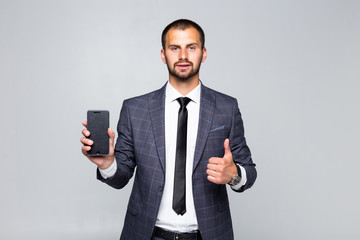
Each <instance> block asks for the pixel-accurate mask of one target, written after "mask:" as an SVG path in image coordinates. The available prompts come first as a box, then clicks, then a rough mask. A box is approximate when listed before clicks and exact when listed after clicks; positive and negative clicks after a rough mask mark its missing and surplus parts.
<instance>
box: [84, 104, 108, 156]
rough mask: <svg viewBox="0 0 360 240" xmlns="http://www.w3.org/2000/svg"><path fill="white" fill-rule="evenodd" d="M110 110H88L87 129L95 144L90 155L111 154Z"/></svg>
mask: <svg viewBox="0 0 360 240" xmlns="http://www.w3.org/2000/svg"><path fill="white" fill-rule="evenodd" d="M108 128H109V111H107V110H88V111H87V129H88V130H89V132H90V136H89V137H88V138H89V139H91V140H92V141H93V142H94V144H93V145H92V146H91V149H90V151H88V154H89V155H90V156H103V155H108V154H109V135H108Z"/></svg>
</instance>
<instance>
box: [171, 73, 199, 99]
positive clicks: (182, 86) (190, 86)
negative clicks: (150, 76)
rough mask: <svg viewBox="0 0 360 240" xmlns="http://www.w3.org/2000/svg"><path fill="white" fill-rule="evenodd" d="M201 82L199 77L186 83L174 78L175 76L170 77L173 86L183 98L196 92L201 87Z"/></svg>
mask: <svg viewBox="0 0 360 240" xmlns="http://www.w3.org/2000/svg"><path fill="white" fill-rule="evenodd" d="M199 82H200V81H199V75H197V76H194V77H192V78H189V79H188V80H186V81H184V80H180V79H177V78H174V77H173V76H170V77H169V83H170V84H171V86H173V88H175V89H176V90H177V91H178V92H179V93H180V94H181V95H183V96H185V95H187V94H188V93H189V92H191V91H192V90H194V89H195V88H196V87H197V86H198V85H199Z"/></svg>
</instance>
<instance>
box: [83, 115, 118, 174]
mask: <svg viewBox="0 0 360 240" xmlns="http://www.w3.org/2000/svg"><path fill="white" fill-rule="evenodd" d="M82 124H83V125H84V127H85V129H83V130H82V134H83V135H84V137H82V138H81V139H80V142H81V143H82V144H84V146H82V148H81V151H82V153H83V154H84V155H85V156H86V157H87V158H88V159H90V161H92V162H93V163H95V164H96V165H97V166H98V167H99V168H100V169H107V168H108V167H110V165H111V164H112V163H113V162H114V138H115V133H114V132H113V130H111V129H110V128H109V129H108V134H109V138H110V139H109V155H106V156H89V154H88V153H87V151H89V150H90V149H91V145H93V144H94V143H93V141H92V140H90V139H89V138H88V137H89V136H90V132H89V131H88V130H87V128H86V127H87V121H86V120H85V121H83V122H82Z"/></svg>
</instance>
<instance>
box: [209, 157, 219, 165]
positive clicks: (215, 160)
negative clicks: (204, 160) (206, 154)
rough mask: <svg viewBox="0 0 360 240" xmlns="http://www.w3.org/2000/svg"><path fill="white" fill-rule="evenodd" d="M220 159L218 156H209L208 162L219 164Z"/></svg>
mask: <svg viewBox="0 0 360 240" xmlns="http://www.w3.org/2000/svg"><path fill="white" fill-rule="evenodd" d="M220 161H221V158H218V157H211V158H209V163H211V164H219V163H220Z"/></svg>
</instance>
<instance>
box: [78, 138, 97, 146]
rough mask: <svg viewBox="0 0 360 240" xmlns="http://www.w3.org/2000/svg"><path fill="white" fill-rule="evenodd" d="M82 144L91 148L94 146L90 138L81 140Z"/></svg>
mask: <svg viewBox="0 0 360 240" xmlns="http://www.w3.org/2000/svg"><path fill="white" fill-rule="evenodd" d="M80 142H81V143H82V144H84V145H85V146H91V145H93V144H94V142H93V141H92V140H90V139H88V138H85V137H82V138H80Z"/></svg>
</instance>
